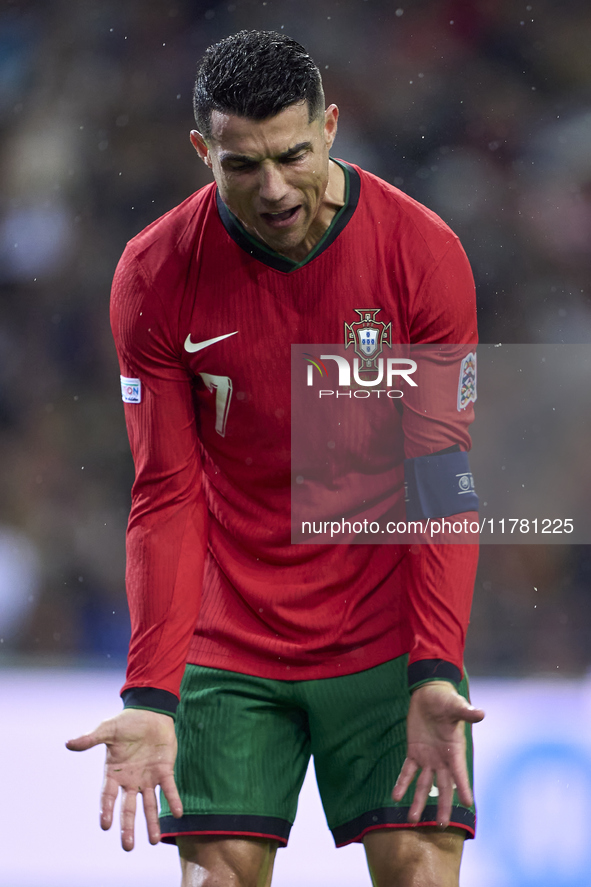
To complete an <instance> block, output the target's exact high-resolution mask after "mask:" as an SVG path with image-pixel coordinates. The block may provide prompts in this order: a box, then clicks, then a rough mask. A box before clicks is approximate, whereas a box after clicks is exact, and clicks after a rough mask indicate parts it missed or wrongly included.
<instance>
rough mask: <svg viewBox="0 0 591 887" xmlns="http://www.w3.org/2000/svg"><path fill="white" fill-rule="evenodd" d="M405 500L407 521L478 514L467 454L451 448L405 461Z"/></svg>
mask: <svg viewBox="0 0 591 887" xmlns="http://www.w3.org/2000/svg"><path fill="white" fill-rule="evenodd" d="M404 499H405V503H406V519H407V520H409V521H415V520H423V519H425V518H429V517H449V516H451V515H452V514H461V513H462V512H464V511H478V496H477V495H476V492H475V490H474V479H473V477H472V472H471V471H470V466H469V464H468V453H465V452H463V451H462V450H460V448H459V447H458V446H454V447H449V449H447V450H442V451H441V452H439V453H432V454H431V455H429V456H417V457H415V458H414V459H405V460H404Z"/></svg>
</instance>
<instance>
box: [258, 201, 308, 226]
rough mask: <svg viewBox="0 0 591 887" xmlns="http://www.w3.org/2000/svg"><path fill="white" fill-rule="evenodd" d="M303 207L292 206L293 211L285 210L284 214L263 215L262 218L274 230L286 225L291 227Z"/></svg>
mask: <svg viewBox="0 0 591 887" xmlns="http://www.w3.org/2000/svg"><path fill="white" fill-rule="evenodd" d="M300 209H301V206H300V205H298V206H292V208H291V209H285V210H283V211H282V212H278V213H261V218H262V219H264V220H265V222H266V223H267V224H268V225H272V226H273V227H274V228H281V227H283V226H284V225H289V224H290V222H292V221H293V220H294V219H295V217H296V215H297V214H298V213H299V211H300Z"/></svg>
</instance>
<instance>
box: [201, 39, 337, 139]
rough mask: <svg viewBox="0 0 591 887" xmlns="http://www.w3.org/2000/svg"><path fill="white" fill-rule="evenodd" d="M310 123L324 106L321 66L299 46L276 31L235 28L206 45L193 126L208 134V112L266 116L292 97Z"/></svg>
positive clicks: (261, 117)
mask: <svg viewBox="0 0 591 887" xmlns="http://www.w3.org/2000/svg"><path fill="white" fill-rule="evenodd" d="M302 101H306V102H307V103H308V120H309V121H310V122H312V120H314V119H315V118H316V117H319V116H320V114H321V112H322V111H323V110H324V92H323V90H322V80H321V78H320V71H319V70H318V68H317V67H316V65H315V64H314V62H313V61H312V59H311V58H310V56H309V55H308V53H307V52H306V50H305V49H304V47H303V46H301V45H300V44H299V43H297V42H296V41H295V40H292V39H291V37H288V36H287V35H285V34H278V33H276V32H275V31H239V32H238V33H237V34H233V35H232V36H231V37H226V38H225V39H224V40H221V41H220V42H219V43H215V44H214V45H213V46H210V47H209V49H207V50H206V52H205V55H204V56H203V59H202V61H201V64H200V66H199V69H198V71H197V80H196V81H195V90H194V92H193V108H194V110H195V120H196V122H197V128H198V129H199V132H200V133H201V135H202V136H203V137H204V138H206V139H207V138H209V137H210V136H211V112H212V111H214V110H216V111H221V112H223V113H226V114H236V115H238V116H240V117H250V118H251V119H252V120H266V119H267V118H268V117H273V116H274V115H275V114H278V113H279V112H280V111H283V110H284V109H285V108H287V107H289V105H293V104H295V103H296V102H302Z"/></svg>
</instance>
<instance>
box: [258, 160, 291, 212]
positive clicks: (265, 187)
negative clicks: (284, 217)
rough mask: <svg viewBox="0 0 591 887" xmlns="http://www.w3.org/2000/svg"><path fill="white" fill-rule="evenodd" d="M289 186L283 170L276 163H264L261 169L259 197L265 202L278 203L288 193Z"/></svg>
mask: <svg viewBox="0 0 591 887" xmlns="http://www.w3.org/2000/svg"><path fill="white" fill-rule="evenodd" d="M288 190H289V189H288V186H287V184H286V182H285V179H284V177H283V170H282V169H281V167H280V166H278V165H277V164H275V163H269V164H266V163H263V164H261V169H260V179H259V197H260V199H261V200H262V201H264V202H265V203H268V204H271V205H277V204H279V203H281V201H282V200H283V198H284V197H285V196H286V195H287V192H288Z"/></svg>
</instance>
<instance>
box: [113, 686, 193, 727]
mask: <svg viewBox="0 0 591 887" xmlns="http://www.w3.org/2000/svg"><path fill="white" fill-rule="evenodd" d="M121 698H122V700H123V707H124V708H140V709H144V710H145V711H154V712H156V713H157V714H159V715H168V716H169V717H171V718H173V720H174V719H175V718H176V710H177V707H178V704H179V701H178V699H177V697H176V696H175V695H174V693H169V692H168V690H159V689H158V688H157V687H130V688H129V689H127V690H124V691H123V693H122V694H121Z"/></svg>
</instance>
